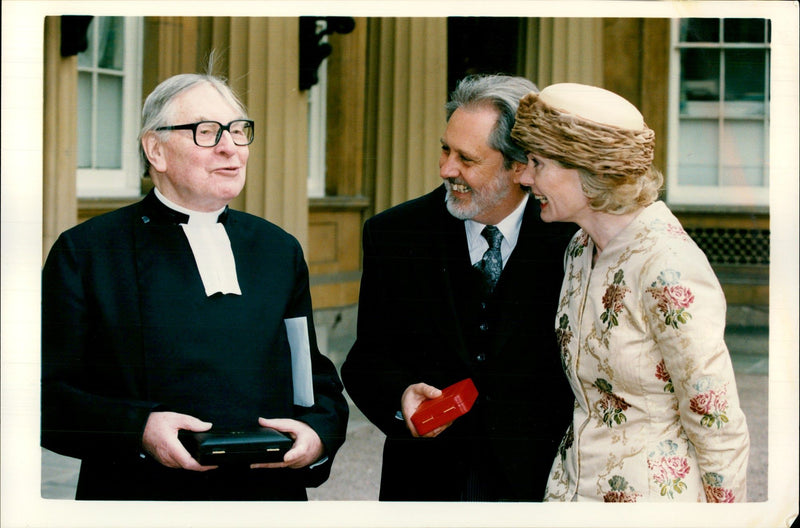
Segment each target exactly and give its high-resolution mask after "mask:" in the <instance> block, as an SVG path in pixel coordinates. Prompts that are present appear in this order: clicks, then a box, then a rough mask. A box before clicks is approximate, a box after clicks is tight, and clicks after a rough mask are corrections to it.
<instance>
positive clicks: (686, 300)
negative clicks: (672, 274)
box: [664, 284, 694, 309]
mask: <svg viewBox="0 0 800 528" xmlns="http://www.w3.org/2000/svg"><path fill="white" fill-rule="evenodd" d="M664 294H665V295H666V296H667V297H668V298H669V301H670V304H671V305H672V306H673V307H674V308H676V309H680V308H684V309H686V308H688V307H689V306H691V305H692V303H693V302H694V294H693V293H692V290H690V289H689V288H687V287H686V286H681V285H680V284H677V285H675V286H668V287H666V288H664Z"/></svg>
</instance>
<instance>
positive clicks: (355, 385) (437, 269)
mask: <svg viewBox="0 0 800 528" xmlns="http://www.w3.org/2000/svg"><path fill="white" fill-rule="evenodd" d="M574 230H575V226H573V225H571V224H569V225H567V224H545V223H544V222H542V221H541V219H540V218H539V206H538V203H537V202H536V201H535V200H533V199H531V200H528V204H527V206H526V210H525V212H524V217H523V221H522V226H521V230H520V234H519V240H518V242H517V245H516V248H515V249H514V251H513V253H512V254H511V256H510V258H509V260H508V262H507V264H506V266H505V268H504V270H503V272H502V275H501V277H500V281H499V282H498V284H497V286H496V288H495V290H494V292H493V294H492V295H491V297H489V298H488V299H483V298H481V296H480V294H479V288H478V287H477V284H478V280H477V278H476V272H475V270H474V269H473V268H472V266H471V265H470V259H469V253H468V249H467V241H466V235H465V229H464V222H463V221H461V220H457V219H456V218H454V217H453V216H452V215H450V214H449V213H448V212H447V209H446V207H445V192H444V188H443V187H439V188H438V189H436V190H435V191H433V192H431V193H429V194H427V195H425V196H422V197H420V198H418V199H415V200H412V201H410V202H406V203H404V204H401V205H399V206H396V207H394V208H392V209H389V210H387V211H385V212H383V213H381V214H378V215H376V216H375V217H373V218H371V219H370V220H368V221H367V222H366V225H365V227H364V235H363V247H364V268H363V277H362V282H361V292H360V301H359V315H358V330H357V340H356V342H355V344H354V345H353V348H352V349H351V351H350V353H349V355H348V358H347V360H346V362H345V364H344V366H343V368H342V379H343V381H344V383H345V387H346V389H347V391H348V393H349V394H350V396H351V397H352V398H353V400H354V402H355V403H356V404H357V405H358V407H359V409H360V410H361V411H362V412H363V413H364V414H365V415H366V416H367V418H369V420H371V421H372V422H373V423H374V424H375V425H377V426H378V427H379V428H380V429H381V431H383V432H384V433H385V434H386V435H387V438H386V442H385V445H384V456H383V469H382V476H381V494H380V496H381V499H382V500H447V501H449V500H462V499H465V498H468V497H470V494H469V492H467V491H466V489H467V488H468V487H469V486H470V485H471V484H470V482H472V481H474V479H475V476H476V475H477V476H478V478H479V479H480V480H481V481H482V488H483V492H482V495H479V500H510V501H540V500H542V497H543V494H544V486H545V483H546V481H547V476H548V473H549V469H550V465H551V463H552V461H553V457H554V455H555V453H556V449H557V447H558V444H559V440H560V439H561V435H562V433H563V430H564V428H565V427H566V425H567V424H568V422H569V419H570V417H571V414H572V400H573V397H572V394H571V392H570V390H569V387H568V386H567V383H566V381H565V379H564V374H563V372H562V370H561V366H560V359H559V353H558V348H557V346H556V338H555V332H554V317H555V313H556V305H557V302H558V295H559V290H560V286H561V280H562V276H563V271H562V270H563V255H564V250H565V248H566V245H567V243H568V241H569V238H570V236H571V234H572V233H573V232H574ZM464 378H472V380H473V381H474V383H475V384H476V386H477V388H478V392H479V397H478V400H477V402H476V403H475V405H474V407H473V409H472V410H471V411H470V412H469V413H468V414H467V415H466V416H464V417H462V418H459V419H458V420H456V421H455V423H454V424H453V425H452V426H451V427H449V428H448V429H447V430H445V432H444V433H442V434H441V435H439V436H438V437H436V438H433V439H425V438H412V437H411V435H410V433H409V431H408V430H407V428H406V426H405V424H404V422H403V421H402V420H400V419H398V418H397V412H398V411H399V408H400V397H401V395H402V394H403V391H404V390H405V389H406V388H407V387H408V386H409V385H411V384H414V383H419V382H425V383H428V384H430V385H433V386H436V387H438V388H444V387H446V386H448V385H450V384H452V383H455V382H457V381H460V380H462V379H464ZM487 490H488V491H487ZM465 500H466V499H465Z"/></svg>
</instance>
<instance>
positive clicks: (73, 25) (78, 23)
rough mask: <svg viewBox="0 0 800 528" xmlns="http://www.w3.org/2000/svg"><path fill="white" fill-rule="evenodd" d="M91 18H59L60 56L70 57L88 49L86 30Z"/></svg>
mask: <svg viewBox="0 0 800 528" xmlns="http://www.w3.org/2000/svg"><path fill="white" fill-rule="evenodd" d="M92 18H93V17H91V16H82V15H80V16H79V15H63V16H62V17H61V56H62V57H71V56H72V55H77V54H78V53H81V52H82V51H86V48H88V47H89V39H88V38H87V37H86V30H87V29H89V24H90V23H91V21H92Z"/></svg>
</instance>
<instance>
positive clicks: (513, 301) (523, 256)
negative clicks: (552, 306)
mask: <svg viewBox="0 0 800 528" xmlns="http://www.w3.org/2000/svg"><path fill="white" fill-rule="evenodd" d="M540 223H541V220H540V218H539V203H538V202H537V201H536V200H533V199H532V198H529V199H528V203H527V204H526V206H525V212H524V213H523V217H522V224H521V226H520V230H519V238H518V239H517V245H516V247H515V248H514V251H513V252H512V253H511V256H510V257H509V258H508V262H506V265H505V267H504V268H503V273H502V275H500V280H499V281H498V283H497V288H496V290H495V301H496V303H497V306H498V314H497V320H496V322H495V325H496V329H497V331H496V332H495V333H494V338H493V342H492V351H493V352H494V353H495V354H497V353H499V352H500V351H501V350H502V348H503V346H505V344H506V342H507V341H508V339H509V337H510V336H511V335H513V334H514V332H515V331H516V330H515V329H516V328H517V327H518V326H519V325H520V323H521V320H520V314H519V313H517V312H518V310H517V306H518V304H519V301H520V297H519V296H520V295H524V294H523V293H522V292H521V288H520V285H521V284H522V282H523V281H525V280H529V279H528V278H526V275H528V274H530V273H532V272H533V270H530V269H526V268H527V267H528V266H529V265H530V263H531V262H533V261H535V259H533V258H532V256H533V254H534V253H535V252H536V251H538V249H537V244H536V232H537V230H538V224H540ZM523 290H524V289H523Z"/></svg>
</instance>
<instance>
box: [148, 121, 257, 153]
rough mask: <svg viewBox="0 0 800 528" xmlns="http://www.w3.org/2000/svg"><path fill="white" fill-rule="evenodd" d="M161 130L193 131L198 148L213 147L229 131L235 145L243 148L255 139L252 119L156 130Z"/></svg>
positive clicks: (206, 122) (175, 126)
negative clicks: (225, 123)
mask: <svg viewBox="0 0 800 528" xmlns="http://www.w3.org/2000/svg"><path fill="white" fill-rule="evenodd" d="M156 130H157V131H160V130H191V131H192V137H193V138H194V144H195V145H197V146H198V147H213V146H216V144H217V143H219V140H220V138H221V137H222V133H223V132H224V131H226V130H227V131H228V132H229V133H230V135H231V138H233V143H234V145H239V146H240V147H243V146H245V145H249V144H250V143H252V142H253V138H254V137H255V123H253V121H251V120H250V119H235V120H233V121H231V122H230V123H228V124H227V125H223V124H222V123H219V122H217V121H198V122H197V123H188V124H186V125H172V126H163V127H158V128H156Z"/></svg>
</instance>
